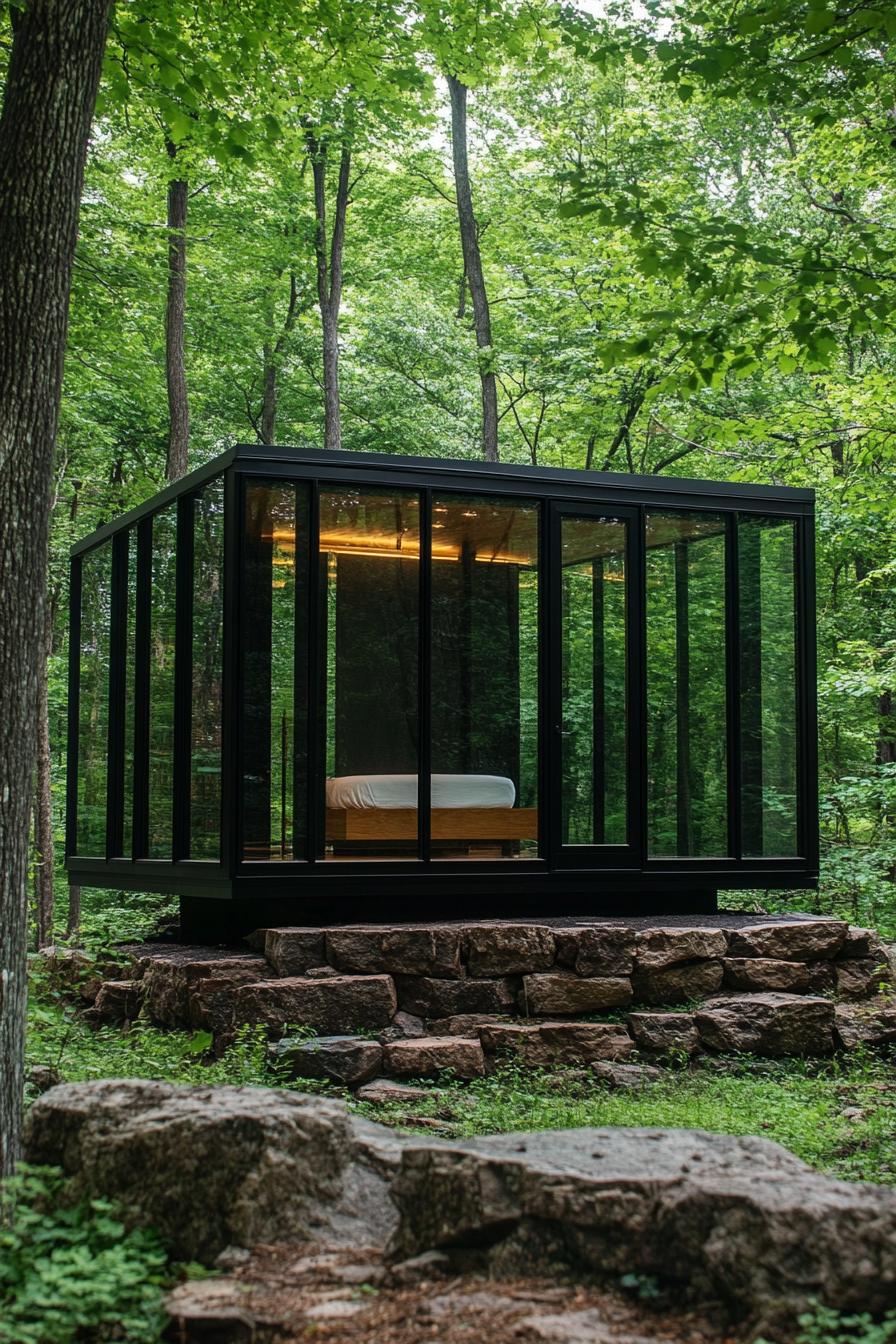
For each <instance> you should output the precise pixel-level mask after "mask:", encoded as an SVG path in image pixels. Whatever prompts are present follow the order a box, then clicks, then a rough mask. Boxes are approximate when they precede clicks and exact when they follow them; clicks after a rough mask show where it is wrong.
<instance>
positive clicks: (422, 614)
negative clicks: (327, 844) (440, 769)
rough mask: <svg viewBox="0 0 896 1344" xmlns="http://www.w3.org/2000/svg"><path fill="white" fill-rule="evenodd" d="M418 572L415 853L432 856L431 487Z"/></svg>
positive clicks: (423, 512) (423, 506)
mask: <svg viewBox="0 0 896 1344" xmlns="http://www.w3.org/2000/svg"><path fill="white" fill-rule="evenodd" d="M419 509H420V513H419V527H420V566H419V568H420V573H419V585H418V599H417V600H418V602H419V607H418V611H417V637H418V648H417V694H418V702H417V853H418V857H419V858H420V859H421V860H422V862H424V863H429V861H430V858H431V856H432V842H431V836H432V828H431V825H430V818H431V815H432V773H431V772H432V491H431V490H421V491H420V495H419Z"/></svg>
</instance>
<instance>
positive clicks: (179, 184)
mask: <svg viewBox="0 0 896 1344" xmlns="http://www.w3.org/2000/svg"><path fill="white" fill-rule="evenodd" d="M167 150H168V157H169V158H170V159H171V161H172V164H173V163H174V161H175V157H176V155H177V146H176V145H173V144H172V143H171V142H170V141H169V142H168V145H167ZM188 199H189V191H188V186H187V183H186V181H185V180H184V179H183V178H172V179H171V181H170V182H169V183H168V218H167V228H168V295H167V300H166V303H165V380H166V383H167V388H168V452H167V454H166V459H165V476H166V478H167V479H168V480H169V481H176V480H177V479H178V478H179V477H180V476H185V475H186V474H187V455H188V453H189V448H190V400H189V396H188V393H187V365H186V340H185V335H184V326H185V323H186V315H187V203H188Z"/></svg>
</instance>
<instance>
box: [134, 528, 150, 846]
mask: <svg viewBox="0 0 896 1344" xmlns="http://www.w3.org/2000/svg"><path fill="white" fill-rule="evenodd" d="M152 529H153V519H152V517H149V518H143V519H141V521H140V523H139V524H138V525H137V601H136V614H135V621H134V659H135V663H136V666H135V668H134V850H133V857H134V858H135V859H142V858H145V857H146V855H147V851H148V849H149V712H150V704H149V654H150V641H151V638H152V629H151V627H152V606H151V603H152Z"/></svg>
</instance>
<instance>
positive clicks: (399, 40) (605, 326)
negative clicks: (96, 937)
mask: <svg viewBox="0 0 896 1344" xmlns="http://www.w3.org/2000/svg"><path fill="white" fill-rule="evenodd" d="M588 8H589V10H590V9H592V8H593V6H589V7H588ZM0 22H3V23H6V22H8V18H7V19H3V20H0ZM892 26H893V23H892V18H891V16H890V14H889V12H888V11H887V10H886V9H885V8H883V7H880V8H876V9H875V8H871V9H865V8H862V7H858V8H856V9H854V10H853V9H849V8H848V7H847V8H842V7H841V8H840V9H836V8H834V7H832V6H830V5H824V4H822V3H821V2H820V0H819V3H818V4H815V3H812V4H809V5H806V4H805V3H804V0H749V3H747V4H746V5H742V6H740V7H738V8H737V9H736V10H732V9H731V7H730V5H728V4H723V3H722V0H705V3H703V4H701V5H700V6H699V7H697V8H696V9H695V7H694V6H692V5H690V4H688V3H686V2H685V0H651V3H650V4H649V5H647V6H644V7H642V6H632V5H630V4H628V3H626V0H619V3H618V4H612V5H610V6H609V7H608V8H607V10H606V13H603V14H600V15H597V16H595V15H594V14H591V13H589V12H587V11H586V10H585V9H584V8H580V7H579V6H578V5H576V4H562V5H560V6H554V5H550V4H542V3H537V4H532V5H530V4H521V3H516V0H500V2H499V3H495V4H491V5H488V6H482V5H481V4H474V3H468V0H432V2H431V3H430V0H426V3H420V4H419V5H412V6H405V5H404V4H391V3H390V4H386V5H379V4H377V5H374V4H369V3H368V2H367V0H360V3H357V4H354V5H352V6H350V7H347V8H344V9H341V10H340V9H339V8H338V7H336V8H334V7H333V6H332V5H329V4H325V3H323V0H309V3H308V4H304V5H301V6H299V7H297V8H296V7H293V9H291V10H290V11H289V13H288V14H287V13H286V12H285V11H283V10H282V9H278V8H277V7H276V6H271V5H269V4H267V3H266V0H247V2H246V3H244V4H240V5H238V6H235V7H234V6H221V5H214V6H211V7H210V8H206V9H205V10H203V12H202V14H201V15H198V14H197V13H194V12H189V13H186V12H184V13H181V12H177V13H173V12H172V11H171V10H170V7H166V6H165V5H162V4H160V3H159V2H158V0H152V3H150V4H149V5H148V6H147V5H143V6H141V8H140V10H139V11H137V10H133V11H132V10H129V9H128V10H125V9H122V10H121V11H119V12H116V15H115V18H114V27H113V30H112V36H111V39H110V43H109V48H108V53H107V65H106V77H105V84H104V89H103V96H102V100H101V103H100V110H99V119H98V124H97V131H96V134H95V135H94V136H93V138H92V143H91V150H90V156H89V161H88V165H87V171H86V181H85V194H84V202H83V208H82V217H81V228H80V236H79V241H78V253H77V262H76V269H75V277H74V295H73V306H72V315H71V324H70V348H69V356H68V361H67V367H66V374H65V384H64V396H63V406H62V420H61V427H60V434H59V454H58V491H57V507H56V510H55V516H54V525H53V537H52V555H51V573H50V592H51V597H53V598H54V599H55V601H56V610H57V617H56V626H57V629H56V640H55V647H54V652H53V655H52V658H51V684H50V701H51V728H52V738H53V743H54V761H53V771H54V785H55V796H56V799H57V804H56V806H57V816H56V822H57V825H56V834H57V840H59V841H61V836H62V807H61V796H62V789H63V778H64V752H63V743H64V737H65V699H66V695H65V659H64V653H65V648H64V641H65V634H64V624H65V608H66V600H65V599H66V586H67V575H66V553H67V548H68V545H69V543H70V542H71V541H72V540H73V539H74V538H75V537H76V536H79V535H81V534H83V533H84V532H87V531H89V530H90V529H91V528H93V527H94V526H95V525H97V524H98V523H101V522H103V521H106V520H108V519H109V518H110V517H111V516H112V515H114V514H117V513H120V512H122V511H124V510H125V509H127V508H128V507H130V506H131V505H133V504H135V503H136V502H138V501H139V500H141V499H143V498H145V497H146V496H147V495H148V494H150V493H151V492H152V491H153V490H154V489H155V488H157V487H158V485H160V484H161V481H162V477H163V471H164V458H165V447H166V435H167V405H166V389H165V369H164V296H165V285H166V280H167V267H168V260H167V250H166V241H167V240H166V236H165V230H164V228H163V221H164V200H165V189H166V183H167V181H168V178H169V177H170V175H171V172H172V159H171V156H170V154H169V151H168V149H167V147H166V142H168V143H170V144H171V145H172V146H173V147H174V148H175V149H176V160H175V162H176V163H177V165H178V171H180V170H181V169H183V171H184V173H185V174H186V176H187V177H188V180H189V182H190V191H191V195H190V205H189V212H190V213H189V227H188V256H189V261H188V273H189V284H188V310H187V374H188V382H189V387H190V397H191V461H192V464H193V465H198V464H200V463H201V462H203V461H206V460H208V459H209V458H210V457H211V456H212V455H213V454H215V453H216V452H218V451H220V450H221V449H222V448H225V447H227V446H228V445H229V444H231V443H233V442H234V441H235V440H238V439H244V438H246V437H249V438H257V437H260V433H261V430H260V415H261V403H262V390H263V384H264V378H265V369H266V367H268V365H266V359H269V358H270V355H271V350H272V348H275V349H276V354H275V356H274V357H273V364H274V366H275V368H276V375H277V386H278V438H279V439H280V440H281V441H284V442H296V443H311V444H317V443H319V441H320V438H321V431H322V420H323V415H322V397H321V390H320V331H319V314H318V313H317V310H316V304H317V297H316V293H317V289H316V270H315V255H314V237H315V212H314V202H313V196H312V182H311V177H312V174H311V172H310V161H309V154H310V150H309V144H308V131H309V128H310V129H311V130H312V131H313V133H314V136H315V137H316V139H317V140H318V141H319V142H320V143H321V144H329V145H331V146H332V147H333V149H334V150H335V149H336V147H337V146H338V145H339V144H341V143H347V144H350V146H351V148H352V151H353V156H354V157H353V164H354V168H353V173H352V182H353V185H352V192H351V200H352V204H351V208H350V211H349V223H348V232H347V236H346V247H345V276H344V303H343V315H342V323H341V332H340V340H341V391H342V421H343V443H344V446H345V447H346V448H350V449H356V450H362V451H373V452H381V453H398V452H408V451H410V452H413V453H419V454H422V455H428V456H433V457H454V458H472V457H475V456H477V454H478V453H479V451H480V449H479V414H480V410H479V397H478V387H477V381H478V373H479V359H480V355H479V353H478V352H477V348H476V344H475V339H474V334H473V331H472V327H471V323H470V316H469V301H468V300H467V301H466V302H465V304H463V305H461V304H459V296H460V294H461V292H462V290H461V280H462V274H463V268H462V261H461V256H460V246H459V240H458V228H457V218H456V208H455V201H454V185H453V174H452V167H451V156H450V146H449V141H448V136H447V127H448V115H449V110H448V106H447V99H446V97H445V90H444V87H443V85H442V83H440V78H439V73H438V72H440V71H442V72H445V71H452V72H456V73H458V74H459V75H460V76H461V77H462V78H463V79H464V80H465V81H466V82H467V83H468V84H469V85H470V87H471V89H472V90H473V94H472V96H471V99H470V163H471V176H472V181H473V190H474V199H475V203H476V210H477V217H478V218H479V221H480V231H481V243H482V249H483V257H484V267H485V273H486V281H487V285H488V289H489V293H490V296H491V300H492V328H493V344H492V346H491V348H490V349H489V351H488V353H487V355H486V356H485V358H486V361H487V367H488V368H489V369H493V370H494V372H495V375H496V379H497V383H498V390H499V415H500V450H501V456H502V458H503V460H505V461H508V462H534V463H541V464H544V465H562V466H565V467H583V466H586V465H587V466H590V467H594V468H596V469H604V470H610V471H612V470H620V469H621V470H626V471H633V472H644V473H647V474H660V475H663V474H669V473H674V472H679V473H683V474H687V475H689V476H698V477H704V478H707V479H710V480H712V479H721V478H731V479H735V480H738V481H748V482H760V483H765V482H769V481H773V482H781V483H785V484H792V485H800V486H807V485H808V486H814V487H815V489H816V491H817V494H818V594H819V602H818V644H819V698H820V711H821V713H820V746H821V752H820V764H821V786H822V787H821V795H822V797H821V817H822V826H823V872H824V882H823V889H822V892H821V894H820V896H819V898H818V900H817V908H820V909H830V910H837V911H842V912H844V913H850V912H852V914H853V916H854V917H858V918H860V920H861V922H871V923H877V924H879V925H880V927H881V928H882V929H883V930H884V931H886V932H888V933H893V932H896V900H894V895H893V881H892V874H893V872H894V871H896V853H894V851H896V843H894V839H893V835H892V831H893V817H894V808H896V797H894V789H893V781H892V768H893V764H892V763H893V757H894V754H896V752H894V743H896V715H894V709H893V696H894V690H896V634H894V632H896V585H894V584H893V582H892V579H893V560H892V556H893V551H894V546H896V492H894V490H893V477H894V456H893V443H894V438H893V425H894V423H896V393H894V388H896V378H894V373H896V328H894V323H893V313H894V311H896V272H894V269H893V266H892V264H891V253H892V243H891V240H892V235H893V229H894V228H896V190H894V174H893V162H894V160H893V143H892V142H893V122H892V107H893V104H894V97H896V75H894V59H893V53H894V44H893V41H892ZM0 50H5V48H2V47H0ZM0 60H2V56H0ZM333 157H334V155H333V154H332V153H331V156H330V158H331V161H332V158H333ZM335 157H336V158H337V159H338V153H336V154H335ZM332 171H333V169H332V167H331V169H330V172H331V175H332ZM293 295H294V299H295V301H294V303H293V302H292V299H293ZM461 309H463V311H462V312H461ZM459 312H461V315H460V316H459V315H458V314H459ZM574 652H575V651H574ZM578 656H579V657H580V658H584V656H585V649H584V644H583V643H582V641H581V640H580V641H579V648H578ZM667 681H668V678H667ZM711 691H712V681H711V679H708V680H706V682H705V684H703V683H701V687H700V701H701V703H700V704H699V705H697V706H695V715H694V725H695V732H696V729H697V725H698V724H700V725H708V731H709V733H710V735H712V733H714V732H715V729H714V727H713V720H712V715H711V712H710V711H711V708H712V705H711ZM571 709H572V711H573V717H574V719H575V720H576V723H575V726H576V729H577V737H576V742H575V743H574V744H573V747H574V748H575V749H576V751H577V752H578V757H577V759H578V761H579V765H582V763H583V762H585V761H586V757H585V754H584V753H585V751H586V743H587V729H588V724H587V707H586V705H585V704H584V698H583V703H582V704H581V705H579V706H575V705H573V706H571ZM651 728H652V732H653V737H654V739H655V738H656V736H657V735H658V733H659V732H660V731H661V730H662V723H661V715H659V714H658V713H654V715H653V718H652V721H651ZM100 738H101V733H98V735H97V740H100ZM654 746H655V741H654ZM524 756H525V759H524V761H523V765H524V769H525V771H526V772H528V777H530V778H531V765H532V761H531V759H530V756H531V753H530V751H529V748H528V747H525V748H524ZM671 765H672V756H671V753H667V755H666V759H665V762H660V761H658V760H652V768H653V767H654V766H656V772H655V773H656V778H657V779H658V782H659V785H660V797H661V799H665V798H667V797H668V793H669V789H668V784H669V780H670V770H671ZM707 765H708V777H707V780H706V786H707V787H706V789H705V793H704V798H703V799H702V806H703V810H704V815H703V817H702V818H701V822H700V826H701V829H702V831H703V832H704V833H705V834H706V835H707V836H710V837H711V836H712V834H713V831H715V832H716V833H718V832H719V829H720V822H719V817H718V807H717V806H716V803H717V795H718V794H719V780H720V779H721V778H722V775H723V772H724V762H723V761H722V760H721V759H720V756H719V750H718V749H716V752H715V755H714V756H713V755H712V753H707ZM584 773H585V770H584V768H582V769H579V770H578V774H579V775H584ZM577 788H578V783H577ZM571 803H572V804H573V805H574V810H575V811H576V817H575V818H574V825H573V829H574V830H575V828H576V827H577V826H579V825H582V824H587V814H588V799H587V797H585V796H584V795H581V796H579V797H577V798H574V799H571ZM774 807H775V802H774V799H773V798H770V802H769V808H770V811H771V810H774ZM669 814H670V809H669V808H668V807H664V808H663V807H661V808H660V809H659V811H658V813H657V815H655V817H654V818H653V822H654V824H653V830H654V832H655V834H656V836H657V839H658V842H659V843H661V844H663V845H667V844H668V843H670V837H671V836H672V829H673V827H672V823H671V821H670V815H669ZM583 818H584V821H583V820H582V819H583ZM112 899H122V898H118V897H114V898H112ZM123 899H124V900H125V901H126V902H127V903H128V904H129V905H130V904H132V903H133V902H134V898H132V897H126V898H123ZM757 899H761V898H757ZM801 899H803V898H800V897H797V898H790V903H791V904H795V903H796V902H797V901H798V900H801ZM813 900H815V898H807V904H808V905H809V907H810V908H811V903H812V901H813ZM92 911H93V912H98V911H99V906H97V905H96V904H92ZM92 917H93V915H91V918H92ZM102 918H105V915H103V916H102Z"/></svg>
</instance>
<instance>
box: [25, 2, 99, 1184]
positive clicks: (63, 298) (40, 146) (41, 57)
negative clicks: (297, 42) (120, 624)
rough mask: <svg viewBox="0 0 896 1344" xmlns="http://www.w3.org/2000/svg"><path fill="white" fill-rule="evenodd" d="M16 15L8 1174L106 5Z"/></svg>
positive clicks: (42, 8) (49, 5) (42, 7)
mask: <svg viewBox="0 0 896 1344" xmlns="http://www.w3.org/2000/svg"><path fill="white" fill-rule="evenodd" d="M12 20H13V38H12V49H11V52H10V58H9V66H8V70H7V77H6V88H5V93H4V99H3V110H2V113H0V256H2V258H3V265H2V267H0V1175H3V1174H6V1173H8V1172H9V1171H10V1170H11V1169H12V1167H13V1165H14V1164H15V1162H16V1161H17V1160H18V1157H19V1151H20V1146H21V1124H22V1077H23V1058H24V1044H25V1004H26V996H27V984H26V970H27V926H28V857H29V848H30V829H29V822H30V818H31V804H32V798H33V779H34V747H35V742H36V739H37V700H38V678H39V675H40V668H41V664H42V661H43V659H44V656H45V651H44V637H45V636H44V631H45V628H46V627H45V591H46V577H47V537H48V532H49V515H50V501H51V496H52V489H53V449H54V441H55V437H56V426H57V423H58V419H59V399H60V390H61V385H62V367H63V359H64V355H65V342H66V330H67V322H68V303H69V292H70V289H71V273H72V264H73V260H74V253H75V239H76V236H77V228H78V211H79V207H80V201H81V187H82V183H83V177H84V159H85V156H86V150H87V137H88V134H89V132H90V123H91V119H92V116H93V109H94V106H95V103H96V92H97V86H98V84H99V77H100V67H101V65H102V57H103V49H104V46H105V40H106V29H107V25H108V20H109V0H26V3H25V5H24V7H23V8H22V9H18V8H14V9H13V10H12Z"/></svg>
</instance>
